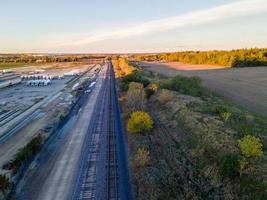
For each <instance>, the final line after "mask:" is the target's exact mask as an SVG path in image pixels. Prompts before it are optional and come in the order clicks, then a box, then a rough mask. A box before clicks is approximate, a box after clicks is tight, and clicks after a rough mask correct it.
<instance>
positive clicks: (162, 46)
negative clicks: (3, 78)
mask: <svg viewBox="0 0 267 200" xmlns="http://www.w3.org/2000/svg"><path fill="white" fill-rule="evenodd" d="M0 27H1V28H0V53H137V52H168V51H184V50H213V49H237V48H254V47H258V48H261V47H267V0H23V1H22V0H8V1H5V0H0Z"/></svg>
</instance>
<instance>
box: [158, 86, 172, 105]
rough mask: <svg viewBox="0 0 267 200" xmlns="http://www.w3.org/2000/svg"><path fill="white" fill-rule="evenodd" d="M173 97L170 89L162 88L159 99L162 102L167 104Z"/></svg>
mask: <svg viewBox="0 0 267 200" xmlns="http://www.w3.org/2000/svg"><path fill="white" fill-rule="evenodd" d="M171 99H172V94H171V92H170V91H168V90H165V89H162V90H161V91H160V93H159V96H158V101H159V102H160V103H161V104H166V103H167V102H169V101H170V100H171Z"/></svg>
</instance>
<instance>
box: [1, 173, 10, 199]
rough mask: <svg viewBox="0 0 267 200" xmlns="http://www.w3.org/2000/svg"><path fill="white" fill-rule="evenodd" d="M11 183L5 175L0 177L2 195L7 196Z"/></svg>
mask: <svg viewBox="0 0 267 200" xmlns="http://www.w3.org/2000/svg"><path fill="white" fill-rule="evenodd" d="M10 187H11V183H10V181H9V178H8V177H7V176H5V175H0V191H1V192H2V194H4V195H5V194H6V192H7V191H8V190H9V189H10Z"/></svg>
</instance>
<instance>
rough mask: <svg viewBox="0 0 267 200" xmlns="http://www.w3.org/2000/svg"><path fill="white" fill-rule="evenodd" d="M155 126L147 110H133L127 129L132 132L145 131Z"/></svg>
mask: <svg viewBox="0 0 267 200" xmlns="http://www.w3.org/2000/svg"><path fill="white" fill-rule="evenodd" d="M152 128H153V121H152V119H151V117H150V116H149V114H148V113H146V112H140V111H137V112H133V113H132V114H131V118H130V119H129V121H128V123H127V131H128V132H130V133H144V132H148V131H150V130H151V129H152Z"/></svg>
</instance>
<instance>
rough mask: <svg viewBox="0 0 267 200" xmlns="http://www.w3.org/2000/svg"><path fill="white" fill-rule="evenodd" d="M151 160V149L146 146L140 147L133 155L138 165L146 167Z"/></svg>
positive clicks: (135, 163)
mask: <svg viewBox="0 0 267 200" xmlns="http://www.w3.org/2000/svg"><path fill="white" fill-rule="evenodd" d="M149 162H150V155H149V151H148V150H147V149H145V148H143V147H142V148H139V149H138V150H137V151H136V153H135V154H134V157H133V164H134V166H136V167H145V166H147V165H148V164H149Z"/></svg>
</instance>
